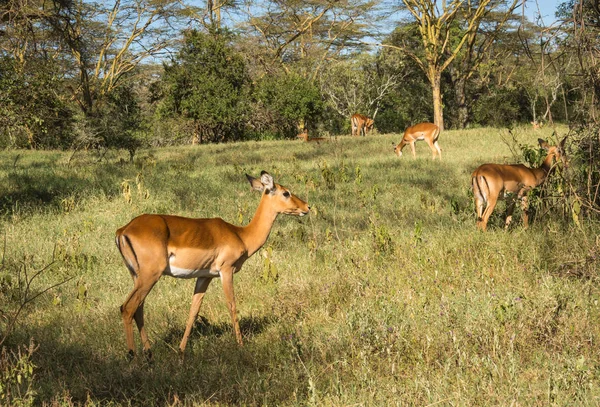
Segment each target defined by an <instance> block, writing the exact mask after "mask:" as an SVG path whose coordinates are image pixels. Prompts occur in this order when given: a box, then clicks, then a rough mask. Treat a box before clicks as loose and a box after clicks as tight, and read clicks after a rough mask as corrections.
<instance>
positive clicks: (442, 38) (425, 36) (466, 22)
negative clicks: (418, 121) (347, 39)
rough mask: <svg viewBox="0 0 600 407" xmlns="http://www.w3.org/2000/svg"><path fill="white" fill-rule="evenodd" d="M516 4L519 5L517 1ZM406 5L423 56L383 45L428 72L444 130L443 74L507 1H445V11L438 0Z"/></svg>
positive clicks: (409, 0)
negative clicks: (456, 28)
mask: <svg viewBox="0 0 600 407" xmlns="http://www.w3.org/2000/svg"><path fill="white" fill-rule="evenodd" d="M512 1H513V2H514V3H515V4H516V1H517V0H512ZM402 3H403V4H404V10H407V11H408V12H409V13H410V14H411V15H412V17H413V18H414V19H415V22H416V29H417V30H418V33H419V37H420V40H421V48H420V50H419V51H420V53H418V52H416V51H415V50H414V49H411V48H409V47H405V46H400V47H397V46H393V45H390V44H383V45H384V46H392V47H395V48H398V49H400V50H401V51H403V52H406V53H407V54H408V55H409V56H410V57H411V58H412V59H413V60H414V61H415V63H416V64H417V65H418V66H419V68H421V70H422V71H423V72H424V73H425V75H426V76H427V79H428V81H429V83H430V86H431V92H432V99H433V112H434V113H433V116H434V117H433V119H434V123H435V124H437V125H438V126H440V128H441V129H442V130H443V128H444V116H443V101H442V91H441V83H442V73H443V72H444V71H445V70H446V69H447V68H448V66H449V65H450V64H451V63H452V61H453V60H454V59H455V58H456V57H457V56H458V55H459V53H460V51H461V50H462V48H463V46H464V45H465V43H466V42H467V40H468V39H469V37H470V36H472V35H473V33H474V32H476V31H477V30H478V28H479V24H480V22H481V19H482V18H483V16H485V15H486V13H489V12H491V11H493V10H495V9H496V8H498V7H499V6H500V5H501V4H504V1H503V0H481V1H479V2H475V3H471V2H470V1H469V2H468V3H467V4H465V1H464V0H452V1H451V2H450V4H447V3H446V1H442V4H441V10H440V7H439V6H440V5H439V2H437V1H435V0H402ZM512 7H513V8H514V6H512ZM459 16H460V17H461V18H462V19H463V21H462V22H461V24H460V27H461V29H460V31H459V32H454V30H453V29H452V28H453V27H454V24H455V23H457V22H458V20H457V18H458V17H459ZM453 36H454V37H453Z"/></svg>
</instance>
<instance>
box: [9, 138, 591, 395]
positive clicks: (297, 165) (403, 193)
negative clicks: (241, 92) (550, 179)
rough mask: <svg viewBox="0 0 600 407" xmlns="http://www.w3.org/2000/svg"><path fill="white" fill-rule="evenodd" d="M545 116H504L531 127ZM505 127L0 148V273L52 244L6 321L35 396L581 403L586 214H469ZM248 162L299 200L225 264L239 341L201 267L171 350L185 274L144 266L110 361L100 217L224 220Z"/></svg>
mask: <svg viewBox="0 0 600 407" xmlns="http://www.w3.org/2000/svg"><path fill="white" fill-rule="evenodd" d="M548 131H549V130H547V129H544V130H543V131H540V132H533V131H529V130H526V129H519V130H517V132H516V134H517V137H518V140H519V141H520V142H523V143H528V144H531V145H533V144H535V141H536V139H537V137H539V136H540V134H541V135H544V136H548V135H549V133H548ZM559 133H560V134H561V135H562V134H564V133H565V130H563V131H561V129H559ZM506 135H507V133H506V131H503V130H498V129H473V130H468V131H446V132H444V133H443V134H442V135H441V137H440V145H441V147H442V149H443V151H442V154H443V161H441V162H440V161H432V160H431V159H430V152H429V149H428V147H427V146H426V145H425V144H424V143H417V159H416V160H413V159H412V158H411V157H410V154H408V155H405V156H404V157H403V158H402V159H398V158H397V157H396V156H395V155H394V154H393V152H392V145H391V143H392V142H397V141H399V136H398V135H377V136H373V137H368V138H360V139H358V138H350V137H343V138H340V139H338V141H337V142H332V143H321V144H320V145H313V144H312V143H311V144H306V143H301V142H298V141H270V142H248V143H238V144H223V145H209V146H199V147H194V148H191V147H181V148H167V149H160V150H148V151H142V152H140V153H139V154H138V155H137V157H136V161H135V164H134V165H130V164H128V163H127V154H126V153H122V154H118V153H109V154H108V155H107V156H106V159H105V160H103V161H102V162H97V160H96V157H94V156H93V155H91V154H85V153H82V154H78V155H75V156H73V157H72V158H71V155H70V154H67V153H61V152H24V151H19V152H14V151H12V152H0V214H1V216H2V217H1V224H0V225H1V232H2V233H3V234H4V235H5V236H6V252H5V269H4V271H3V273H4V274H1V275H0V282H3V284H4V285H2V284H0V290H2V289H5V290H6V289H7V287H10V280H7V275H8V273H12V272H15V273H16V270H18V269H21V270H22V269H23V267H24V265H27V267H28V268H29V270H35V269H39V268H41V267H42V266H43V265H45V264H47V263H49V262H50V261H51V260H52V258H54V259H55V260H56V262H55V263H54V264H53V265H52V266H51V267H50V269H49V270H48V271H47V272H44V273H43V274H42V275H41V277H40V278H39V279H38V280H36V281H35V288H36V289H37V290H40V289H43V288H44V287H48V286H50V285H52V284H55V283H57V282H60V281H62V280H64V279H65V278H72V280H69V281H68V282H67V283H65V284H63V285H61V286H59V287H57V288H55V289H53V290H50V291H49V292H47V293H46V294H44V295H42V296H40V297H39V298H38V299H37V300H36V302H35V303H33V304H32V305H30V306H28V307H27V309H26V311H27V312H26V314H25V315H24V316H23V317H22V318H21V320H20V324H19V325H18V327H17V330H16V331H15V333H14V334H13V335H12V336H11V337H10V338H9V341H8V345H9V346H10V347H12V348H15V347H16V346H18V345H19V344H22V343H29V338H33V340H34V341H35V343H36V344H37V345H39V348H38V349H37V350H36V351H35V352H34V353H33V355H32V362H33V363H34V365H35V369H34V374H35V376H34V377H33V379H32V381H31V384H32V387H33V390H34V391H35V393H36V395H35V403H36V404H46V405H58V406H62V405H65V406H69V405H80V404H86V405H152V404H158V405H214V406H217V405H335V406H338V405H365V406H366V405H447V406H455V405H456V406H464V405H482V406H483V405H494V406H496V405H527V406H532V405H570V406H572V405H590V404H598V403H599V402H600V388H599V386H600V381H599V379H600V355H599V352H598V345H597V342H598V340H599V339H600V328H599V327H600V324H599V322H600V305H599V303H598V300H599V297H600V289H599V288H600V287H599V285H598V278H597V276H596V272H595V270H596V263H595V259H596V256H595V253H597V250H598V246H599V245H600V242H599V241H598V239H597V238H596V235H597V234H598V225H597V224H595V223H587V224H584V225H583V226H582V227H580V228H576V227H574V226H571V225H570V224H569V223H568V222H567V221H566V220H565V219H553V218H551V217H540V218H538V219H534V222H533V224H532V226H531V227H530V228H529V229H528V230H524V229H523V228H522V226H521V224H520V222H519V220H518V219H516V222H514V223H515V225H514V226H513V227H512V228H511V230H509V231H505V230H504V229H503V228H502V227H501V225H502V217H501V215H502V209H503V205H499V207H498V208H497V209H496V213H495V214H494V216H493V217H492V219H491V221H490V227H489V231H488V233H480V232H477V231H476V229H475V213H474V208H473V203H472V197H471V195H470V188H469V184H470V174H471V172H472V171H473V170H474V168H475V167H476V166H477V165H479V164H482V163H484V162H498V163H500V162H514V160H515V158H514V157H512V156H511V153H510V151H509V149H508V147H507V145H506V144H505V143H504V142H503V141H502V139H503V138H505V137H506ZM263 169H264V170H267V171H269V172H270V173H271V174H273V175H274V176H275V179H276V181H277V182H280V183H281V184H283V185H286V186H287V187H289V188H290V189H291V190H292V191H293V192H294V193H296V194H297V195H299V196H300V197H302V198H304V199H306V200H308V201H309V202H310V204H311V206H312V208H313V211H312V214H311V215H310V216H309V217H304V218H302V219H300V218H295V217H286V216H280V217H279V219H278V220H277V222H276V224H275V226H274V228H273V231H272V233H271V236H270V238H269V240H268V241H267V243H266V245H265V250H263V251H261V252H259V253H257V255H255V256H254V257H253V258H251V259H250V260H248V261H247V262H246V264H245V266H244V268H243V269H242V271H241V272H240V273H238V274H236V276H235V290H236V300H237V305H238V311H239V318H240V324H241V328H242V333H243V336H244V339H245V346H244V347H238V346H237V345H236V342H235V339H234V335H233V332H232V328H231V326H230V322H229V315H228V312H227V309H226V306H225V302H224V298H223V294H222V290H221V287H220V283H219V282H218V281H214V282H213V284H212V285H211V287H210V288H209V290H208V294H207V296H206V298H205V300H204V304H203V306H202V309H201V312H200V313H201V315H202V318H201V320H200V321H199V322H198V323H197V324H196V327H195V329H194V331H193V333H192V337H191V339H190V342H189V343H188V348H187V352H186V358H185V362H184V363H183V364H181V363H180V361H179V358H178V355H177V347H178V344H179V341H180V339H181V336H182V334H183V329H184V327H185V320H186V318H187V313H188V308H189V304H190V300H191V294H192V290H193V284H194V282H193V281H186V280H176V279H173V278H168V277H165V278H163V279H161V280H160V281H159V282H158V284H157V285H156V286H155V288H154V290H153V291H152V292H151V294H150V295H149V296H148V299H147V301H146V306H145V314H146V325H147V327H148V329H149V333H150V337H151V341H152V342H153V352H154V358H155V362H154V364H152V365H149V364H148V363H147V362H146V361H145V360H144V359H143V358H142V357H137V358H136V359H134V361H133V362H131V363H128V362H127V360H126V357H125V356H126V347H125V338H124V334H123V329H122V323H121V319H120V315H119V311H118V309H119V306H120V304H121V303H122V302H123V300H124V298H125V296H126V295H127V294H128V292H129V291H130V289H131V279H130V277H129V273H128V271H127V270H126V268H125V267H124V265H123V263H122V260H121V259H120V256H119V254H118V251H117V249H116V247H115V245H114V232H115V230H116V229H117V228H118V227H120V226H122V225H124V224H125V223H127V222H128V221H129V220H130V219H131V218H133V217H135V216H136V215H139V214H141V213H145V212H152V213H171V214H179V215H183V216H191V217H216V216H218V217H222V218H223V219H225V220H227V221H229V222H231V223H235V224H245V223H247V222H248V221H249V220H250V219H251V217H252V215H253V213H254V210H255V209H256V206H257V204H258V200H259V196H258V195H257V194H255V193H254V192H252V191H250V188H249V185H248V184H247V181H246V180H245V177H244V173H246V172H247V173H249V174H252V175H255V176H256V175H257V174H259V173H260V171H261V170H263ZM269 248H270V249H271V250H272V252H271V253H270V256H269V258H270V263H269V262H266V261H265V256H266V254H267V253H268V249H269ZM267 264H270V265H271V266H273V267H274V268H272V269H270V270H265V267H266V265H267ZM267 271H269V272H267ZM136 341H137V343H139V339H138V336H137V332H136Z"/></svg>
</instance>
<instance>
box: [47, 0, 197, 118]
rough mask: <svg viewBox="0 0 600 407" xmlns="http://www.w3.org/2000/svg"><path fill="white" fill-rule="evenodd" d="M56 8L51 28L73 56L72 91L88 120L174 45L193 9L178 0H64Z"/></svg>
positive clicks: (54, 4)
mask: <svg viewBox="0 0 600 407" xmlns="http://www.w3.org/2000/svg"><path fill="white" fill-rule="evenodd" d="M52 7H53V10H52V13H51V17H50V19H49V23H50V24H51V25H52V27H53V29H54V30H55V32H56V33H57V34H58V35H59V36H60V39H61V41H62V42H63V43H64V44H65V45H66V47H67V49H68V51H69V53H70V54H71V59H72V69H73V74H74V77H75V78H77V80H76V81H75V83H74V84H73V86H72V87H71V91H72V94H73V98H74V99H75V100H76V101H77V103H78V105H79V107H80V108H81V110H82V111H83V113H84V114H85V115H86V116H88V115H93V114H94V113H95V112H94V106H95V103H96V102H98V101H102V100H103V99H104V98H105V97H106V96H107V95H109V94H110V93H111V92H112V91H114V90H115V88H117V87H118V86H119V85H120V82H121V80H122V79H123V78H124V77H125V76H126V75H130V74H132V73H133V72H134V70H135V68H136V67H138V66H139V65H140V64H141V63H142V62H143V61H145V60H147V59H149V58H151V57H154V56H157V55H158V54H160V53H161V52H163V51H165V50H167V49H169V48H170V47H172V46H174V45H175V44H176V42H177V41H178V39H177V37H175V36H173V30H174V29H177V27H179V26H181V24H182V23H185V22H186V21H188V20H189V18H188V15H189V13H188V10H189V8H190V7H189V6H187V5H185V4H183V2H181V1H179V0H114V1H112V2H105V3H92V2H88V1H85V0H66V1H54V2H53V6H52Z"/></svg>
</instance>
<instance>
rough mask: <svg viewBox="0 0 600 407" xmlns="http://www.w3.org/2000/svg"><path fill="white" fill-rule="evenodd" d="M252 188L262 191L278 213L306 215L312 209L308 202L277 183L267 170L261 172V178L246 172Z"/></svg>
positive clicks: (264, 197)
mask: <svg viewBox="0 0 600 407" xmlns="http://www.w3.org/2000/svg"><path fill="white" fill-rule="evenodd" d="M246 178H248V181H250V185H251V186H252V189H254V190H256V191H261V192H262V193H263V199H268V200H269V201H268V202H269V204H270V205H271V206H272V207H273V208H274V209H275V211H276V212H277V213H285V214H286V215H297V216H304V215H306V214H308V212H309V211H310V206H309V205H308V203H306V202H304V201H303V200H302V199H300V198H298V197H297V196H296V195H294V194H292V193H291V192H290V190H289V189H287V188H286V187H284V186H282V185H279V184H276V183H275V182H274V181H273V177H272V176H271V175H270V174H269V173H268V172H266V171H262V172H261V173H260V179H258V178H254V177H251V176H250V175H248V174H246Z"/></svg>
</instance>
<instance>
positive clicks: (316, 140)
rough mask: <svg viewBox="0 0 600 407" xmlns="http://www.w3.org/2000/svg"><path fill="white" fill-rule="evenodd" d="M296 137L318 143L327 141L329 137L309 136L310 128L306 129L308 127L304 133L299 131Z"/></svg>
mask: <svg viewBox="0 0 600 407" xmlns="http://www.w3.org/2000/svg"><path fill="white" fill-rule="evenodd" d="M296 137H298V138H299V139H302V140H304V141H305V142H306V143H311V142H316V143H317V144H319V143H320V142H321V141H327V139H326V138H325V137H309V136H308V130H306V129H304V131H302V133H299V134H298V135H296Z"/></svg>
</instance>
